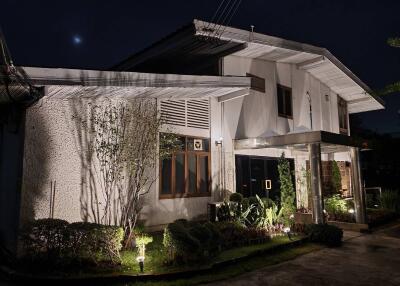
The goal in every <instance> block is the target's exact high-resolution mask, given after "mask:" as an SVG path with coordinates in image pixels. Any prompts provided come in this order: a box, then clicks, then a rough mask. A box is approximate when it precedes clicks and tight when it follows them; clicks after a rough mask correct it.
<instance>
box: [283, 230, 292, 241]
mask: <svg viewBox="0 0 400 286" xmlns="http://www.w3.org/2000/svg"><path fill="white" fill-rule="evenodd" d="M283 232H284V233H286V235H287V236H288V238H289V239H290V240H292V236H291V234H290V227H284V228H283Z"/></svg>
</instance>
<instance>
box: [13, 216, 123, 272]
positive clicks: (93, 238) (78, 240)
mask: <svg viewBox="0 0 400 286" xmlns="http://www.w3.org/2000/svg"><path fill="white" fill-rule="evenodd" d="M123 236H124V232H123V230H122V228H120V227H116V226H106V225H99V224H94V223H84V222H79V223H72V224H69V223H68V222H66V221H63V220H58V219H40V220H36V221H34V222H32V223H30V224H28V225H27V226H26V227H25V228H24V229H23V230H22V231H21V235H20V240H21V244H22V247H23V252H24V255H23V260H24V261H28V262H29V261H30V262H40V263H42V264H45V265H51V266H52V267H53V266H54V267H57V266H68V265H73V264H79V265H96V264H99V263H107V264H112V265H116V264H119V263H120V256H119V251H120V250H121V248H122V244H121V242H122V240H123Z"/></svg>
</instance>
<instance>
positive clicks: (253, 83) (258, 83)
mask: <svg viewBox="0 0 400 286" xmlns="http://www.w3.org/2000/svg"><path fill="white" fill-rule="evenodd" d="M246 76H247V77H250V89H252V90H255V91H258V92H262V93H265V78H262V77H259V76H256V75H254V74H251V73H246Z"/></svg>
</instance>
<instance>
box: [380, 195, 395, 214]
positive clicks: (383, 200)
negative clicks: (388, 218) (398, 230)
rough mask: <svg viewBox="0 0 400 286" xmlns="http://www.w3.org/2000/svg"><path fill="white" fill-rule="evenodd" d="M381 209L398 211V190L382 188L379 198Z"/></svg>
mask: <svg viewBox="0 0 400 286" xmlns="http://www.w3.org/2000/svg"><path fill="white" fill-rule="evenodd" d="M379 202H380V207H381V208H382V209H387V210H391V211H393V212H397V213H400V192H399V191H396V190H384V191H383V192H382V194H381V196H380V199H379Z"/></svg>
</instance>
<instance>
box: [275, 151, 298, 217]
mask: <svg viewBox="0 0 400 286" xmlns="http://www.w3.org/2000/svg"><path fill="white" fill-rule="evenodd" d="M278 172H279V180H280V183H281V212H282V220H283V223H284V224H285V225H289V224H290V216H291V215H293V214H294V213H295V211H296V206H295V200H296V193H295V191H294V187H293V181H292V173H291V170H290V163H289V160H287V159H286V158H285V153H282V155H281V157H280V159H279V162H278Z"/></svg>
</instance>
